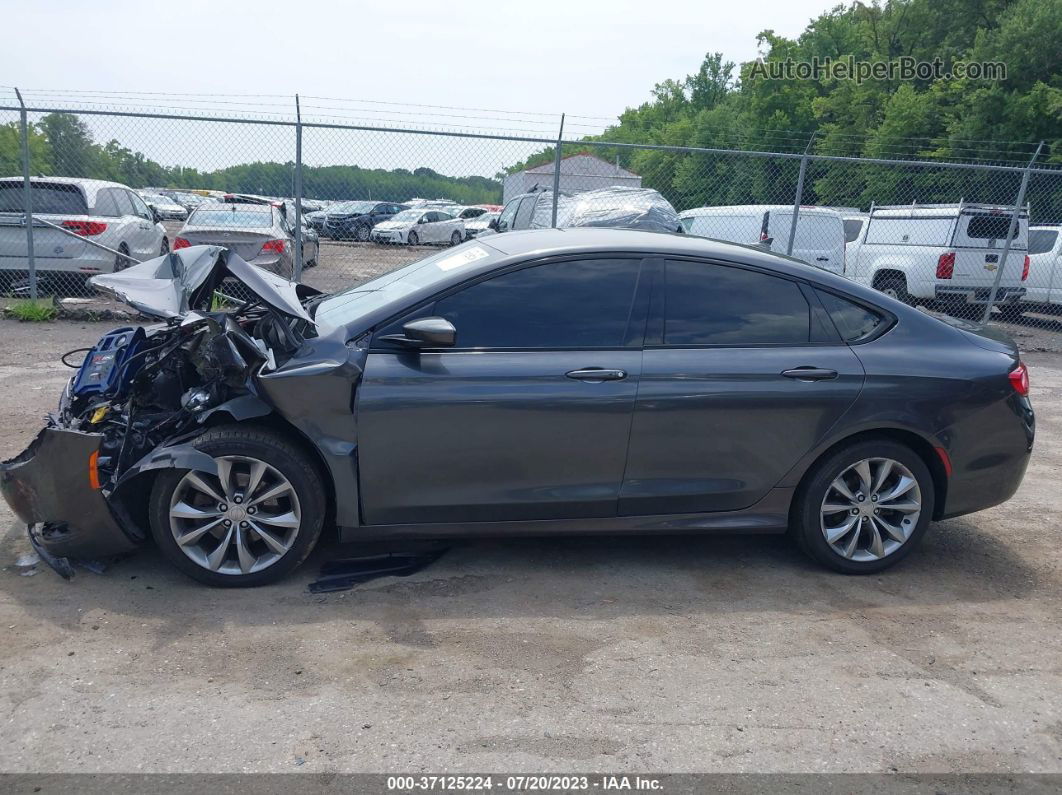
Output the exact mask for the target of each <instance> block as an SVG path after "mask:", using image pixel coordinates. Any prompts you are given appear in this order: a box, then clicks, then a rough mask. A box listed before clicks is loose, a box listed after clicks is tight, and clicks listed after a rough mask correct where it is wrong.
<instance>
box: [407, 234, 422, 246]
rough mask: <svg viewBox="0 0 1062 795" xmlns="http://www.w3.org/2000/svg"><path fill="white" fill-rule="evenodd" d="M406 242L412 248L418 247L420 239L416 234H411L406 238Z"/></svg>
mask: <svg viewBox="0 0 1062 795" xmlns="http://www.w3.org/2000/svg"><path fill="white" fill-rule="evenodd" d="M406 242H407V243H408V244H409V245H411V246H415V245H417V243H419V242H420V239H419V238H418V237H417V233H416V232H410V233H409V235H408V236H407V237H406Z"/></svg>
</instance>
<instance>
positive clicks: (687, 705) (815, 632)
mask: <svg viewBox="0 0 1062 795" xmlns="http://www.w3.org/2000/svg"><path fill="white" fill-rule="evenodd" d="M108 327H109V324H88V323H86V324H73V323H55V324H44V325H22V324H18V323H16V322H13V321H0V334H2V335H3V339H4V341H5V345H4V346H3V349H2V350H0V405H3V406H4V408H5V410H6V412H7V414H6V419H5V421H4V422H3V423H2V424H0V455H3V456H5V457H6V456H8V455H11V454H14V453H17V452H18V451H20V450H21V449H22V448H23V446H24V445H25V444H26V443H27V442H28V441H29V440H30V439H31V438H32V437H33V435H34V434H35V433H36V430H37V428H38V426H39V425H40V417H41V415H42V414H43V413H44V412H46V411H47V410H49V409H50V408H51V407H52V406H53V405H54V402H55V399H56V396H57V394H58V392H59V389H60V388H61V386H62V383H63V381H64V380H65V378H66V377H67V375H68V373H69V371H67V370H66V369H65V368H63V367H62V366H61V365H60V364H59V363H58V361H57V356H58V354H59V353H61V352H63V351H65V350H69V349H72V348H76V347H81V346H84V345H86V344H91V343H92V342H93V341H94V340H95V339H96V338H97V337H98V336H99V335H100V334H101V333H102V332H103V331H105V330H106V329H107V328H108ZM1027 360H1028V362H1029V364H1030V367H1031V371H1032V383H1033V400H1034V403H1035V405H1036V407H1037V410H1038V413H1039V417H1038V420H1039V435H1038V440H1037V450H1036V455H1035V458H1034V460H1033V463H1032V465H1031V467H1030V470H1029V473H1028V476H1027V477H1026V480H1025V483H1024V485H1023V486H1022V489H1021V490H1020V492H1019V493H1018V495H1017V496H1016V497H1015V498H1014V499H1013V500H1012V501H1011V502H1010V503H1009V504H1007V505H1005V506H1001V507H999V508H995V509H992V510H989V511H984V512H982V513H979V514H976V515H973V516H969V517H964V518H961V519H956V520H951V521H947V522H942V523H939V524H936V525H934V526H933V527H932V528H931V529H930V533H929V534H928V535H927V538H926V540H925V543H924V544H923V546H922V548H921V549H920V550H919V551H918V552H917V553H916V554H914V555H912V556H911V557H910V558H909V559H908V560H907V561H905V562H904V563H902V564H900V565H899V566H898V567H896V568H895V569H892V570H890V571H888V572H886V573H884V574H882V575H877V576H872V577H861V578H859V577H844V576H840V575H836V574H832V573H829V572H826V571H824V570H821V569H819V568H817V567H816V566H815V565H813V564H812V563H810V562H809V561H807V560H805V559H804V558H803V557H802V556H801V555H800V554H799V553H797V552H796V551H795V550H794V549H793V548H792V547H791V546H790V544H789V543H787V541H786V540H785V539H784V538H780V537H773V536H763V537H744V538H741V537H738V538H723V537H701V538H697V537H679V538H670V537H652V538H640V539H638V538H615V539H608V538H597V539H579V538H575V539H553V540H535V539H520V540H491V541H475V542H467V543H462V544H460V545H458V546H456V547H455V548H453V549H452V550H451V551H450V552H449V553H448V554H447V555H445V556H444V557H443V558H442V559H441V560H439V561H438V562H437V563H435V564H434V565H432V566H430V567H429V568H427V569H424V570H423V571H421V572H419V573H418V574H415V575H413V576H412V577H409V578H405V579H393V578H392V579H384V580H378V581H376V582H373V583H369V584H366V585H363V586H360V587H358V588H356V589H355V590H352V591H349V592H345V593H338V594H331V595H323V596H322V595H317V596H315V595H311V594H309V593H308V592H307V589H306V586H307V583H308V582H310V581H311V580H312V579H313V578H314V576H315V574H316V570H317V568H318V567H319V565H320V563H321V562H322V561H323V560H326V559H328V558H329V557H331V556H335V555H337V554H339V553H340V551H341V549H340V547H339V546H338V545H336V544H335V543H331V542H330V543H326V544H323V545H322V548H320V549H319V550H318V551H317V552H316V553H315V554H314V556H313V557H311V559H310V560H309V561H308V563H307V564H306V565H305V566H304V567H303V568H302V569H300V570H299V571H298V572H296V573H295V575H294V576H292V577H291V578H290V579H288V580H287V581H285V582H284V583H282V584H280V585H277V586H274V587H269V588H264V589H257V590H251V591H221V590H212V589H209V588H205V587H203V586H199V585H197V584H195V583H193V582H191V581H189V580H187V579H185V578H184V577H182V576H181V575H179V574H177V573H176V572H175V571H172V570H171V569H170V568H169V567H168V566H167V565H165V563H164V561H162V560H161V558H160V556H159V555H158V554H157V553H156V552H155V551H154V550H153V549H150V548H149V549H145V550H144V551H142V552H140V553H138V554H137V555H135V556H133V557H130V558H127V559H125V560H122V561H120V562H118V563H116V564H115V565H113V566H112V567H111V568H109V569H108V570H107V571H106V572H105V573H104V574H102V575H96V574H92V573H89V572H87V571H81V572H79V573H78V574H77V576H76V578H75V580H74V581H73V582H69V583H68V582H64V581H62V580H60V579H59V578H58V577H57V576H56V575H55V574H53V573H52V572H51V571H50V570H48V569H47V568H45V567H43V566H41V567H38V568H39V569H40V570H39V571H38V572H37V574H36V575H35V576H20V574H19V572H18V570H16V568H15V567H14V565H13V563H14V561H15V559H16V558H17V556H18V555H19V554H20V553H22V552H24V551H26V550H27V548H28V545H27V543H26V541H25V540H24V538H23V535H22V530H21V529H20V528H19V527H17V526H16V524H15V522H14V519H13V517H12V516H11V514H10V513H9V512H7V510H6V506H4V507H2V508H0V528H2V531H3V538H2V541H0V563H3V564H4V568H3V570H2V571H0V626H2V627H3V632H4V643H3V646H2V648H0V704H2V709H3V713H4V718H3V721H2V722H0V771H5V772H31V771H48V772H90V771H91V772H133V771H162V772H182V771H195V772H207V771H216V772H239V771H292V772H294V771H299V772H334V771H342V772H356V771H373V772H409V771H436V772H438V771H441V770H444V769H446V770H451V771H454V770H466V771H468V770H479V771H482V770H510V771H530V770H554V771H562V772H571V771H593V770H608V771H615V770H622V771H719V772H741V771H758V772H774V771H793V772H798V771H807V772H816V771H848V772H857V771H858V772H888V771H894V770H900V771H919V772H948V771H966V772H973V771H982V772H1002V771H1032V772H1038V771H1060V770H1062V664H1060V661H1062V611H1060V608H1062V597H1060V588H1059V585H1060V583H1062V570H1060V565H1062V545H1060V544H1059V530H1060V529H1062V490H1060V489H1059V487H1058V483H1059V473H1060V472H1062V356H1059V355H1056V354H1045V353H1032V354H1030V355H1028V357H1027Z"/></svg>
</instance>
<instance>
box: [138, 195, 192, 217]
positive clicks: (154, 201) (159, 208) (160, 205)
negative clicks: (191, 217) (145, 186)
mask: <svg viewBox="0 0 1062 795" xmlns="http://www.w3.org/2000/svg"><path fill="white" fill-rule="evenodd" d="M138 193H139V194H140V198H141V199H143V200H144V202H145V204H147V206H148V207H150V208H151V209H152V210H154V211H155V213H156V214H157V215H158V217H159V219H160V220H163V221H184V220H186V219H187V218H188V211H187V210H186V209H184V207H183V206H181V205H180V204H178V203H177V202H176V201H174V200H173V199H172V198H171V197H169V196H165V195H163V194H161V193H148V192H146V191H138Z"/></svg>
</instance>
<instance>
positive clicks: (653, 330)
mask: <svg viewBox="0 0 1062 795" xmlns="http://www.w3.org/2000/svg"><path fill="white" fill-rule="evenodd" d="M653 275H654V287H653V293H652V305H651V309H650V317H649V322H648V324H647V330H646V339H645V353H644V356H643V359H642V373H641V376H640V380H639V391H638V400H637V406H636V408H635V412H634V421H633V423H632V427H631V443H630V452H629V454H628V459H627V474H626V476H625V478H624V482H623V488H622V493H621V496H620V513H621V514H622V515H646V514H668V513H700V512H708V511H729V510H738V509H741V508H746V507H748V506H751V505H753V504H754V503H756V502H757V501H759V500H760V499H762V498H763V497H764V496H766V495H767V493H768V492H769V491H770V490H771V489H772V488H773V487H774V486H775V484H777V483H778V482H780V481H781V479H782V477H783V476H784V475H785V474H786V473H787V472H788V471H789V470H790V469H791V468H792V467H793V466H794V465H795V464H796V463H797V462H798V461H799V460H800V458H801V457H802V456H803V455H804V454H805V453H807V452H808V451H809V450H810V449H811V448H812V447H814V446H815V445H816V444H817V443H818V442H819V440H820V439H822V438H823V436H825V434H826V433H827V432H828V431H829V429H830V428H831V427H832V426H833V425H834V423H836V422H837V420H838V419H839V418H840V417H841V415H842V414H844V412H845V411H846V410H847V409H848V407H849V406H850V405H851V404H852V403H853V401H854V400H855V398H856V396H857V395H858V394H859V391H860V389H861V388H862V384H863V377H864V371H863V367H862V365H861V364H860V362H859V359H858V358H857V357H856V356H855V354H854V353H853V352H852V350H851V349H850V348H849V347H848V346H847V345H845V344H844V343H843V342H842V341H841V339H840V337H839V336H838V335H837V332H836V329H835V328H833V326H832V323H831V322H830V321H829V319H828V317H827V316H826V315H825V312H824V310H823V309H822V306H821V304H820V303H819V301H818V299H817V297H816V296H815V295H814V293H813V291H811V290H810V289H809V288H807V287H806V286H804V285H801V284H800V283H799V282H796V281H792V280H789V279H786V278H783V277H781V276H777V275H773V274H769V273H766V272H763V271H758V270H755V269H752V268H748V267H744V266H741V265H738V264H734V263H725V264H724V263H715V262H706V261H700V260H685V259H672V260H668V261H667V262H657V263H655V266H654V268H653Z"/></svg>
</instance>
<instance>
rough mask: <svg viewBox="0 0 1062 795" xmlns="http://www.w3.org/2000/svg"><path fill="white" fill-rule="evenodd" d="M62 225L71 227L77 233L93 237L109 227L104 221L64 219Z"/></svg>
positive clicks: (67, 227) (65, 227) (66, 227)
mask: <svg viewBox="0 0 1062 795" xmlns="http://www.w3.org/2000/svg"><path fill="white" fill-rule="evenodd" d="M62 227H63V228H64V229H69V230H70V231H71V232H73V233H74V234H75V235H81V236H82V237H92V236H93V235H98V234H100V233H101V232H103V230H104V229H106V228H107V224H105V223H103V222H102V221H63V223H62Z"/></svg>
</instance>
